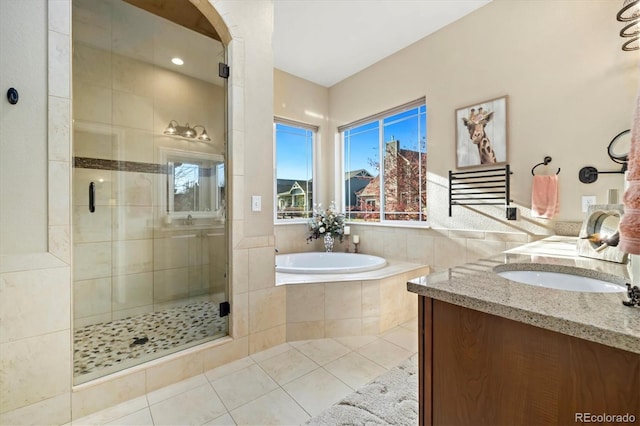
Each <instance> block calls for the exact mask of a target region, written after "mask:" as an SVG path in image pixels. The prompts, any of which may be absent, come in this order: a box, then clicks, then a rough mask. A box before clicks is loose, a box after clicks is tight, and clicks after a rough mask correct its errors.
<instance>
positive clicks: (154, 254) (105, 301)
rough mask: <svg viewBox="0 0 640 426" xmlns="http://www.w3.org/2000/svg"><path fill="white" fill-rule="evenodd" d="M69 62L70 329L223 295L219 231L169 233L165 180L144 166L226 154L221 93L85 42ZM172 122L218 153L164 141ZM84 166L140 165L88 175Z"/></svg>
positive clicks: (195, 145)
mask: <svg viewBox="0 0 640 426" xmlns="http://www.w3.org/2000/svg"><path fill="white" fill-rule="evenodd" d="M79 31H81V32H82V31H85V32H86V31H91V30H89V29H87V28H84V27H82V26H80V30H79ZM80 35H84V36H86V37H88V36H87V35H85V34H80ZM94 36H95V35H94ZM152 41H153V40H150V41H149V42H150V43H151V42H152ZM149 50H151V51H152V50H153V49H152V46H151V47H149ZM73 61H74V62H73V65H74V66H73V82H74V85H73V97H74V104H73V105H74V111H73V114H74V142H73V144H74V152H73V155H74V157H76V167H74V169H73V197H72V201H73V206H72V209H73V220H74V230H73V232H74V234H73V236H74V258H75V262H74V283H73V297H74V307H75V309H74V327H76V328H77V327H82V326H85V325H89V324H95V323H99V322H104V321H110V320H114V319H120V318H124V317H128V316H132V315H138V314H142V313H146V312H150V311H153V310H154V308H155V310H158V309H163V308H166V307H171V306H172V304H173V303H176V301H178V300H185V299H186V298H190V297H194V296H199V295H204V294H207V293H209V291H210V290H213V291H218V292H224V272H225V270H224V269H225V268H224V264H222V265H220V262H219V259H221V258H223V257H224V256H226V243H225V239H224V235H220V234H221V233H222V231H223V230H222V229H219V230H216V232H213V230H212V229H189V230H184V231H175V230H167V228H166V227H165V226H164V217H165V212H164V210H165V209H164V208H163V206H162V205H161V197H160V195H161V192H160V191H162V190H163V189H164V188H166V184H165V181H166V178H167V175H166V174H164V173H162V168H161V167H153V166H148V165H157V164H161V158H160V155H159V151H160V149H161V148H171V149H180V150H186V151H195V152H207V153H215V154H222V153H223V152H224V144H223V143H222V141H223V136H224V113H223V108H224V102H225V100H224V88H223V87H221V86H217V85H214V84H211V83H208V82H204V81H202V80H198V79H195V78H191V77H187V76H185V75H182V74H178V73H175V72H172V71H169V70H167V69H164V68H160V67H157V66H153V65H150V64H148V63H146V62H141V61H138V60H134V59H131V58H128V57H125V56H122V55H117V54H115V53H112V52H111V51H109V50H102V49H98V48H95V47H91V46H88V45H85V44H81V43H75V44H74V51H73ZM170 120H177V121H178V122H180V123H181V124H184V123H185V122H189V123H191V125H195V124H196V123H197V124H202V125H204V126H205V127H206V128H207V130H208V131H209V134H210V136H211V137H212V138H213V144H212V145H209V144H204V143H202V142H195V141H191V140H186V139H182V138H176V137H170V136H165V135H163V131H164V129H165V128H166V126H167V125H168V123H169V121H170ZM78 157H81V158H88V159H99V160H119V161H127V162H134V163H135V164H134V163H131V164H133V165H132V166H130V168H128V169H127V170H128V171H114V170H104V169H101V168H97V167H101V165H104V163H105V162H104V161H91V162H92V163H96V164H97V166H89V167H96V168H82V167H78V166H79V164H78V160H77V158H78ZM121 164H122V163H121ZM154 170H155V171H158V172H157V173H150V171H154ZM89 182H95V184H96V210H95V212H94V213H90V212H89V209H88V184H89ZM217 253H223V256H219V255H216V254H217ZM212 259H213V260H212ZM214 263H215V265H214ZM212 287H213V288H212Z"/></svg>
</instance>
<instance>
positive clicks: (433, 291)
mask: <svg viewBox="0 0 640 426" xmlns="http://www.w3.org/2000/svg"><path fill="white" fill-rule="evenodd" d="M505 264H518V267H519V268H522V269H525V267H526V265H527V264H538V265H541V266H539V269H543V270H552V269H553V267H554V266H557V265H564V266H568V267H577V268H581V269H582V271H581V272H583V273H584V274H585V276H590V277H593V278H603V274H610V275H615V276H616V277H617V280H618V282H619V283H622V282H624V281H628V280H629V272H628V267H627V265H621V264H616V263H612V262H606V261H602V260H597V259H590V258H585V257H579V256H578V255H577V253H576V238H573V237H549V238H546V239H544V240H541V241H536V242H533V243H530V244H526V245H524V246H522V247H518V248H516V249H513V250H509V251H507V252H505V253H503V254H501V255H500V256H496V257H492V258H489V259H483V260H480V261H478V262H474V263H469V264H465V265H462V266H459V267H455V268H451V269H448V270H446V271H441V272H436V273H433V274H430V275H425V276H422V277H419V278H416V279H412V280H409V281H408V282H407V288H408V290H409V291H410V292H413V293H416V294H418V295H421V296H427V297H430V298H433V299H436V300H441V301H443V302H448V303H451V304H454V305H459V306H463V307H466V308H470V309H474V310H477V311H480V312H485V313H488V314H493V315H497V316H500V317H503V318H507V319H511V320H515V321H519V322H522V323H525V324H530V325H533V326H536V327H540V328H544V329H548V330H552V331H556V332H559V333H563V334H567V335H570V336H574V337H578V338H581V339H585V340H589V341H592V342H596V343H601V344H603V345H607V346H612V347H615V348H619V349H623V350H626V351H630V352H634V353H638V354H640V307H627V306H624V305H623V304H622V301H623V300H628V298H627V293H626V291H625V292H622V293H583V292H573V291H565V290H554V289H549V288H544V287H536V286H532V285H528V284H521V283H518V282H515V281H510V280H508V279H506V278H502V277H500V276H499V275H497V274H496V273H495V272H494V271H493V268H494V267H496V266H498V265H505Z"/></svg>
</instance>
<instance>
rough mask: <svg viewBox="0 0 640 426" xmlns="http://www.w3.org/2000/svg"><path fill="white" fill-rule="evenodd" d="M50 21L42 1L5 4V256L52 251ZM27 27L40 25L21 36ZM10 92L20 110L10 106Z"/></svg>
mask: <svg viewBox="0 0 640 426" xmlns="http://www.w3.org/2000/svg"><path fill="white" fill-rule="evenodd" d="M46 19H47V9H46V7H44V6H43V1H29V2H26V4H24V5H19V4H18V3H17V2H4V1H3V2H1V3H0V28H2V37H1V38H0V63H1V64H2V73H1V74H0V87H2V98H3V99H2V102H0V141H2V143H0V199H2V200H3V202H2V203H0V254H8V253H29V252H33V251H45V250H46V247H47V245H46V242H47V237H46V235H47V123H46V113H47V79H46V76H43V75H42V70H43V69H45V68H46V66H47V44H46V40H47V27H46V25H45V22H46ZM28 21H31V22H38V23H39V24H40V25H34V27H35V28H33V31H26V32H25V31H21V29H22V28H23V25H24V22H28ZM27 45H28V46H33V48H32V49H24V47H23V46H27ZM9 87H14V88H16V89H17V90H18V92H19V95H20V100H19V101H18V103H17V104H16V105H10V104H9V103H8V102H7V101H6V98H5V93H6V91H7V89H8V88H9ZM67 89H68V88H67ZM5 200H11V202H7V201H5Z"/></svg>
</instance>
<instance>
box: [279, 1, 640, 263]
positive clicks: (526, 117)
mask: <svg viewBox="0 0 640 426" xmlns="http://www.w3.org/2000/svg"><path fill="white" fill-rule="evenodd" d="M618 7H619V5H618V4H616V3H615V2H611V1H591V0H589V1H574V0H571V1H551V0H544V1H536V2H531V1H520V0H516V1H504V0H494V1H493V2H491V3H490V4H488V5H487V6H484V7H482V8H481V9H479V10H477V11H476V12H474V13H472V14H470V15H468V16H466V17H464V18H463V19H460V20H458V21H456V22H454V23H453V24H451V25H449V26H447V27H445V28H443V29H442V30H440V31H438V32H436V33H435V34H432V35H431V36H428V37H426V38H424V39H422V40H420V41H418V42H417V43H415V44H413V45H411V46H409V47H407V48H406V49H403V50H401V51H399V52H397V53H396V54H394V55H392V56H390V57H388V58H386V59H384V60H382V61H380V62H378V63H376V64H374V65H373V66H371V67H369V68H367V69H365V70H363V71H362V72H359V73H357V74H355V75H354V76H352V77H350V78H348V79H346V80H344V81H342V82H340V83H338V84H336V85H335V86H332V87H330V88H322V87H319V86H317V85H315V84H314V83H311V82H308V81H304V80H300V79H298V78H297V77H294V76H291V75H289V74H286V73H283V72H280V71H276V79H275V84H274V93H275V100H274V108H275V111H276V113H278V111H283V113H284V112H286V114H287V116H289V117H293V118H296V119H298V120H300V121H305V122H310V119H311V118H310V117H309V116H308V115H307V114H305V112H306V111H309V110H314V111H315V112H319V113H320V115H324V116H329V117H330V121H329V123H327V124H325V127H326V126H328V127H329V129H328V130H327V129H325V130H324V131H323V132H322V147H321V150H322V151H321V158H320V159H319V163H320V167H321V170H322V179H321V182H320V184H321V185H322V187H323V188H329V192H328V193H327V192H323V193H322V194H323V195H322V197H320V198H318V201H319V202H323V203H327V202H329V201H330V200H332V199H338V198H339V197H338V196H337V195H336V194H337V193H338V191H339V188H333V176H334V173H335V170H336V167H339V165H337V164H336V162H335V161H334V158H335V156H334V154H335V146H336V140H337V134H336V133H335V129H336V127H337V126H338V125H341V124H345V123H349V122H351V121H354V120H357V119H360V118H362V117H366V116H368V115H371V114H374V113H377V112H380V111H384V110H385V109H388V108H391V107H394V106H397V105H400V104H402V103H404V102H407V101H410V100H413V99H416V98H419V97H420V96H426V99H427V126H428V135H427V138H428V144H429V145H428V146H429V148H428V169H429V172H430V175H429V186H428V204H429V221H430V225H431V226H432V228H433V229H432V230H416V229H407V228H391V227H384V226H355V227H352V233H359V234H360V235H361V241H362V244H361V246H360V249H361V250H362V251H364V252H366V253H372V254H378V255H383V256H385V257H388V258H392V259H397V260H406V261H415V262H424V263H427V264H429V265H431V266H432V267H434V268H435V269H441V268H446V267H449V266H454V265H457V264H461V263H465V262H468V261H472V260H475V259H477V258H479V257H486V256H490V255H492V254H496V253H499V252H500V251H502V250H505V249H508V248H510V247H512V246H514V245H520V244H523V243H525V242H527V241H530V240H532V239H536V238H539V237H540V236H541V235H547V234H554V233H555V232H556V227H557V226H559V225H562V223H560V222H581V221H582V218H583V213H582V212H581V211H580V198H581V196H582V195H596V196H597V200H598V202H601V203H604V202H606V192H607V189H609V188H616V189H619V190H620V193H622V186H623V177H622V175H617V174H616V175H602V176H600V178H599V179H598V181H597V182H596V183H593V184H590V185H586V184H582V183H580V182H579V181H578V178H577V176H578V170H579V169H580V168H581V167H583V166H585V165H592V166H596V167H598V168H599V169H600V170H619V166H618V165H616V164H615V163H613V162H611V161H610V160H609V158H608V157H607V154H606V147H607V145H608V143H609V141H610V140H611V138H612V137H613V136H614V135H616V134H617V133H618V132H619V131H621V130H623V129H626V128H629V127H630V118H631V109H632V105H633V102H632V101H633V96H634V94H635V89H636V84H637V55H635V54H634V53H629V52H623V51H622V50H621V49H620V45H621V39H620V37H619V36H618V31H619V25H618V23H617V22H616V21H615V14H616V12H617V10H618ZM514 16H518V17H520V18H519V19H513V17H514ZM542 26H543V27H544V28H543V30H542ZM327 93H328V105H327V107H326V109H324V110H322V105H323V104H322V103H320V102H319V100H321V99H325V97H326V96H327ZM503 95H508V96H509V98H508V115H509V117H508V120H509V125H508V140H509V142H508V143H509V159H508V160H509V163H510V164H511V166H512V170H513V171H514V174H513V175H512V184H513V192H512V198H513V199H514V200H515V204H516V205H517V206H518V210H519V212H518V220H517V221H507V220H506V219H505V218H504V216H505V212H504V208H502V207H499V206H497V207H494V206H487V207H479V208H476V209H475V211H474V210H471V209H469V208H465V207H454V209H453V216H452V217H451V218H449V217H448V198H447V185H448V182H447V173H448V170H450V169H455V119H454V111H455V109H456V108H460V107H463V106H466V105H469V104H473V103H476V102H480V101H483V100H487V99H492V98H495V97H499V96H503ZM307 96H313V98H310V99H306V97H307ZM285 107H286V109H285ZM545 155H550V156H552V157H553V162H552V163H551V165H550V166H549V168H548V169H547V172H549V173H551V172H553V171H555V170H556V169H557V167H560V168H561V169H562V170H561V174H560V191H561V192H560V197H561V201H560V203H561V208H560V215H559V217H558V218H556V219H555V220H544V219H533V218H531V217H530V211H529V208H530V199H531V195H530V191H531V172H530V170H531V167H532V166H533V165H535V164H537V163H539V162H541V161H542V159H543V158H544V156H545ZM538 170H539V171H544V168H539V169H538ZM573 228H574V229H575V227H573ZM275 229H276V239H277V241H276V245H277V247H278V249H279V250H280V252H282V253H289V252H297V251H313V250H319V249H321V247H320V246H319V245H318V244H315V243H312V244H306V242H305V240H304V238H305V231H306V229H305V225H302V224H300V225H293V224H290V225H277V226H276V227H275ZM461 231H462V232H461ZM467 231H469V232H467ZM576 231H577V229H576ZM381 241H384V242H385V243H384V244H382V243H381ZM343 246H344V245H343ZM342 249H343V248H342V247H341V248H339V250H342ZM351 249H353V247H351Z"/></svg>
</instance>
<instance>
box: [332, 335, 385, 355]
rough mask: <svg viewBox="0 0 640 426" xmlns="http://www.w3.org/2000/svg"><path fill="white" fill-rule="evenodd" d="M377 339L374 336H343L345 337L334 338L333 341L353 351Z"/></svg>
mask: <svg viewBox="0 0 640 426" xmlns="http://www.w3.org/2000/svg"><path fill="white" fill-rule="evenodd" d="M377 338H378V337H376V336H345V337H334V338H333V339H334V340H337V341H338V342H339V343H341V344H343V345H345V346H346V347H348V348H349V349H351V350H352V351H355V350H356V349H358V348H361V347H362V346H364V345H367V344H369V343H371V342H373V341H374V340H376V339H377Z"/></svg>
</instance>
